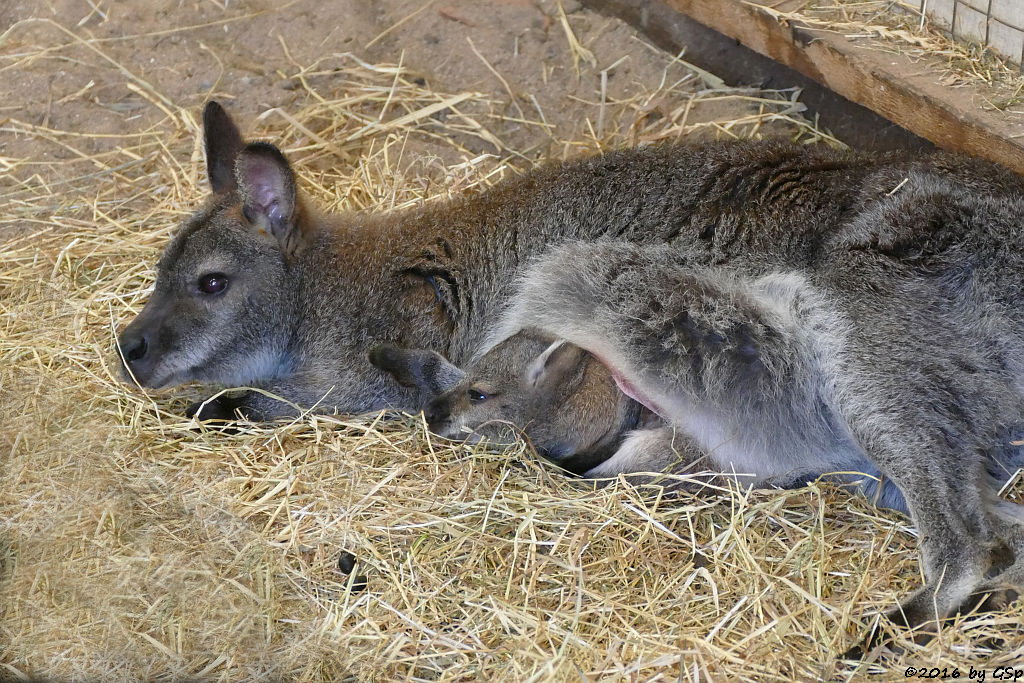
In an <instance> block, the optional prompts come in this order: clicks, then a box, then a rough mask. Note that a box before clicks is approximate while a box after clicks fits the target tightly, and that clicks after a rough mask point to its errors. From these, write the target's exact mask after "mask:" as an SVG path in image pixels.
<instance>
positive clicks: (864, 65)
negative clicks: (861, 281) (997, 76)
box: [655, 0, 1024, 174]
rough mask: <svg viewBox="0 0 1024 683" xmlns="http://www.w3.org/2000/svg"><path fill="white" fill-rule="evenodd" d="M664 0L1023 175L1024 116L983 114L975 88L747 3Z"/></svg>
mask: <svg viewBox="0 0 1024 683" xmlns="http://www.w3.org/2000/svg"><path fill="white" fill-rule="evenodd" d="M655 1H657V0H655ZM663 2H664V4H666V5H667V6H668V7H670V8H672V9H674V10H676V11H678V12H681V13H683V14H685V15H687V16H689V17H691V18H693V19H694V20H696V21H698V22H700V23H701V24H704V25H705V26H708V27H709V28H712V29H714V30H716V31H718V32H720V33H723V34H725V35H727V36H729V37H731V38H734V39H735V40H737V41H739V42H740V43H741V44H742V45H744V46H746V47H748V48H750V49H752V50H755V51H757V52H759V53H761V54H763V55H765V56H768V57H771V58H772V59H775V60H777V61H779V62H781V63H782V64H785V65H786V66H788V67H790V68H792V69H794V70H796V71H798V72H800V73H801V74H803V75H805V76H807V77H809V78H812V79H814V80H816V81H818V82H819V83H821V84H823V85H825V86H826V87H828V88H830V89H832V90H834V91H835V92H837V93H839V94H840V95H842V96H843V97H845V98H847V99H849V100H851V101H853V102H856V103H858V104H861V105H863V106H865V107H867V108H868V109H871V110H872V111H875V112H877V113H878V114H881V115H882V116H884V117H885V118H887V119H889V120H890V121H894V122H895V123H898V124H900V125H901V126H903V127H904V128H906V129H907V130H910V131H912V132H914V133H916V134H918V135H920V136H921V137H923V138H925V139H927V140H930V141H932V142H933V143H935V144H936V145H938V146H940V147H943V148H946V149H951V150H957V151H962V152H966V153H967V154H971V155H973V156H977V157H981V158H985V159H990V160H992V161H996V162H998V163H1001V164H1003V165H1005V166H1007V167H1008V168H1011V169H1013V170H1015V171H1016V172H1018V173H1021V174H1024V120H1022V119H1024V117H1020V116H1013V115H1010V114H1006V113H1004V112H1000V111H996V110H987V109H984V108H983V107H982V105H983V95H984V93H982V92H980V91H978V90H971V89H969V88H950V87H947V86H945V85H943V84H941V83H940V82H939V80H938V78H937V76H938V74H940V73H941V72H940V71H939V66H938V65H931V66H929V65H928V64H927V63H923V62H921V61H914V62H911V60H910V59H909V58H908V57H905V56H902V55H897V54H893V53H890V52H886V51H882V50H879V49H877V48H876V49H872V48H870V47H864V46H861V45H858V44H856V43H855V42H853V41H852V40H850V39H847V38H845V37H843V36H841V35H838V34H836V33H832V32H829V31H824V30H820V29H816V28H812V27H807V26H800V25H796V24H790V25H787V24H784V23H782V22H780V21H778V20H777V19H776V18H775V17H774V16H773V15H772V14H771V13H770V12H768V11H766V10H765V8H763V7H760V6H758V5H757V4H756V3H753V2H748V1H745V0H663ZM932 67H934V68H932Z"/></svg>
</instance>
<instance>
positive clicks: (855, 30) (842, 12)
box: [750, 0, 1024, 114]
mask: <svg viewBox="0 0 1024 683" xmlns="http://www.w3.org/2000/svg"><path fill="white" fill-rule="evenodd" d="M750 4H753V5H756V6H757V7H759V8H760V9H762V10H764V11H766V12H768V13H769V14H771V15H772V16H774V17H775V18H776V19H777V20H779V21H785V22H794V23H796V24H798V25H802V26H808V27H811V28H815V29H820V30H825V31H830V32H833V33H837V34H839V35H842V36H843V37H845V38H848V39H851V40H854V41H856V42H857V43H858V44H861V45H863V46H866V47H871V48H874V49H879V50H886V51H889V52H892V53H894V54H901V55H905V56H907V57H909V58H910V59H912V60H913V61H915V62H918V63H920V64H921V66H922V67H931V68H935V69H936V71H937V72H938V73H937V78H939V80H940V82H941V83H942V84H943V85H946V86H948V87H953V88H958V87H963V88H975V89H977V90H978V91H979V92H980V94H981V98H980V100H979V104H982V105H983V106H986V107H990V108H993V109H998V110H1001V111H1005V112H1012V113H1018V114H1019V113H1021V112H1022V111H1024V110H1022V108H1021V107H1020V106H1019V105H1020V104H1021V103H1022V102H1024V74H1022V73H1021V67H1020V66H1018V65H1016V64H1013V63H1012V62H1010V61H1008V60H1006V59H1004V58H1003V57H1001V56H1000V55H998V54H997V53H995V52H993V51H992V50H990V49H988V48H986V47H985V46H983V45H978V44H974V43H970V42H966V41H963V40H957V39H955V38H953V37H952V36H951V35H950V34H949V33H948V32H947V31H943V30H941V29H940V28H938V27H936V26H935V25H934V24H933V23H932V21H931V20H930V19H929V18H928V17H927V15H924V14H922V13H921V9H920V3H919V2H909V1H907V0H793V1H790V0H783V1H782V2H778V1H775V0H752V1H751V3H750Z"/></svg>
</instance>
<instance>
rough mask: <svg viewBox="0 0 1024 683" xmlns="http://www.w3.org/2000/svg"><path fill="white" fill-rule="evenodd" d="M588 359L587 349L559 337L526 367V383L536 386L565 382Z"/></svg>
mask: <svg viewBox="0 0 1024 683" xmlns="http://www.w3.org/2000/svg"><path fill="white" fill-rule="evenodd" d="M586 359H587V352H586V351H584V350H583V349H581V348H580V347H578V346H576V345H575V344H570V343H569V342H567V341H565V340H564V339H559V340H558V341H556V342H553V343H552V344H551V346H549V347H548V348H546V349H544V352H543V353H541V354H540V355H539V356H537V357H536V358H535V359H533V361H532V362H531V363H530V365H529V366H528V367H527V368H526V375H525V380H526V383H527V384H529V385H530V386H532V387H536V388H544V387H550V386H554V385H558V384H565V383H567V382H569V381H570V380H571V379H573V378H574V377H575V376H576V374H577V373H578V372H579V370H581V369H582V368H583V364H584V363H585V362H586Z"/></svg>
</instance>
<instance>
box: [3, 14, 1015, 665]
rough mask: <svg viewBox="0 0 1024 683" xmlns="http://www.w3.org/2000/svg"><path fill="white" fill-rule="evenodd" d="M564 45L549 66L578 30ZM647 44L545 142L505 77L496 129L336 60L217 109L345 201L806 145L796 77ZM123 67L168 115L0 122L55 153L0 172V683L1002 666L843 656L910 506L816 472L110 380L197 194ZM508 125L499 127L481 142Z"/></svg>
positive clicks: (424, 91) (174, 139)
mask: <svg viewBox="0 0 1024 683" xmlns="http://www.w3.org/2000/svg"><path fill="white" fill-rule="evenodd" d="M556 16H557V15H556ZM566 23H567V30H571V22H569V21H568V20H566ZM561 44H562V45H563V47H562V49H563V50H564V51H565V52H563V53H562V54H560V55H559V58H560V59H565V60H569V59H572V58H573V57H579V54H576V53H574V54H569V52H570V51H576V52H577V53H578V50H579V48H584V45H583V44H582V43H579V44H578V45H576V46H574V45H573V43H572V41H568V40H566V41H565V42H564V43H561ZM101 47H102V45H101ZM601 47H602V45H601V43H600V41H591V42H590V44H589V49H590V50H594V51H596V52H598V53H600V50H601ZM5 49H6V48H5ZM584 49H586V48H584ZM637 49H638V50H641V49H643V50H646V49H647V48H646V47H644V46H641V45H640V44H637ZM583 57H584V59H582V60H581V62H580V68H581V69H582V71H583V73H584V75H585V76H586V75H587V74H589V75H590V76H593V75H594V74H596V73H598V71H599V70H597V69H595V68H594V67H591V66H589V65H588V64H587V60H586V59H585V57H586V55H583ZM607 57H609V55H601V57H600V61H601V63H602V64H603V65H604V66H607V64H608V63H610V61H613V60H608V59H607ZM615 58H617V56H615ZM659 59H661V60H662V63H661V66H660V68H661V69H662V71H663V73H664V74H665V79H664V80H663V81H658V80H655V81H653V82H650V83H646V84H642V85H643V88H646V90H644V89H643V88H641V91H637V92H634V94H633V95H631V96H629V97H625V96H623V97H622V98H621V99H611V98H609V97H606V96H605V95H602V92H601V90H600V88H601V85H600V80H599V79H596V78H591V80H590V81H585V82H589V83H591V84H594V83H597V85H591V86H588V87H591V88H593V90H594V92H593V93H592V97H591V98H590V99H589V100H588V101H586V102H583V103H582V104H581V103H580V102H579V101H576V102H575V104H572V103H570V102H569V101H568V100H566V106H567V107H568V106H570V105H571V106H579V107H582V109H581V111H583V112H584V114H585V121H584V123H585V124H586V125H583V126H582V127H581V130H582V132H581V133H578V134H574V135H575V136H574V137H569V138H563V137H560V131H559V129H558V128H552V125H551V124H550V121H545V120H542V118H541V112H539V111H538V110H537V109H536V108H533V109H530V108H528V107H526V106H525V104H526V103H528V102H529V99H528V97H524V96H522V95H521V94H517V95H516V98H517V100H518V105H522V109H523V111H522V115H521V116H520V113H519V112H516V108H515V107H510V106H509V105H510V102H509V100H508V99H507V98H505V99H503V98H502V95H501V92H498V93H497V94H495V93H489V94H481V93H478V92H473V91H459V92H439V91H435V90H433V89H432V88H430V87H429V86H427V85H425V84H424V82H423V80H422V79H421V78H419V76H418V75H417V74H416V73H412V72H410V71H408V70H407V69H406V68H404V67H401V66H398V65H396V64H394V63H391V64H386V63H376V64H370V63H365V62H360V61H358V60H356V59H355V58H354V57H351V56H349V57H345V56H335V57H332V58H331V59H330V61H329V62H325V63H322V64H318V65H314V64H308V65H298V66H294V65H293V66H291V67H287V68H288V70H287V71H286V75H288V76H289V77H292V78H295V79H296V82H297V83H298V84H299V85H298V87H299V89H300V92H301V98H300V99H301V106H293V107H290V108H289V109H287V110H284V109H282V110H275V109H273V108H267V109H266V110H265V111H269V112H270V113H268V114H266V115H264V116H261V117H258V118H255V120H254V119H249V120H247V121H245V120H243V124H245V127H246V128H247V129H248V132H249V133H254V134H255V135H257V136H259V137H265V138H267V139H272V140H275V141H278V142H279V143H280V144H281V145H282V147H283V148H285V149H286V150H287V151H288V152H289V153H290V156H291V157H292V159H293V160H294V161H295V164H296V167H297V170H298V172H299V175H300V177H301V184H302V186H303V188H304V189H305V190H306V191H308V192H309V193H310V194H311V195H312V196H313V197H314V198H315V199H316V200H317V201H318V202H319V203H320V204H321V205H323V206H326V207H330V208H333V209H344V210H349V209H356V210H385V209H389V208H393V207H400V206H403V205H407V204H409V203H411V202H417V201H440V200H443V198H444V196H446V195H449V194H452V193H457V192H467V191H468V192H473V191H478V190H479V189H480V188H482V187H484V186H487V185H489V184H492V183H494V182H497V181H498V180H500V178H502V177H503V176H507V175H509V174H513V173H520V172H525V171H527V170H528V168H529V167H530V165H531V164H533V163H535V162H536V161H537V160H539V158H540V157H542V156H548V157H550V156H565V155H575V154H580V153H593V152H595V151H597V150H598V149H600V148H607V147H610V146H621V145H627V144H642V143H645V142H648V141H653V140H659V139H665V138H669V139H672V138H677V137H688V136H689V137H694V138H698V139H699V138H700V137H702V136H708V137H710V136H720V135H734V136H737V137H749V136H759V135H784V136H789V137H792V138H795V139H801V140H804V141H806V142H808V144H812V143H816V142H821V141H822V140H825V141H828V136H827V134H825V133H824V132H822V131H818V130H817V129H815V127H814V126H813V125H812V124H811V123H810V122H808V121H807V120H805V119H803V118H801V116H800V114H799V110H800V106H799V103H798V101H797V100H796V98H795V97H794V95H793V94H792V93H770V92H760V91H733V90H729V89H727V88H725V87H724V86H722V84H720V83H715V82H714V77H713V76H712V75H710V74H703V75H702V76H697V75H694V73H693V72H691V71H689V70H688V69H687V68H686V67H685V65H683V64H680V63H678V62H673V61H672V60H671V59H670V58H669V57H667V56H666V57H659ZM7 63H8V64H10V63H12V62H10V61H8V62H7ZM328 68H329V73H330V74H331V78H330V79H329V80H323V79H321V80H318V79H317V78H315V74H316V73H318V69H320V70H327V69H328ZM127 81H128V82H130V83H133V84H134V85H135V87H136V88H137V89H138V91H139V92H140V93H142V96H143V99H145V100H146V101H151V102H152V106H154V107H156V108H158V109H159V110H160V111H161V112H163V113H162V115H161V117H160V118H159V119H158V123H156V124H154V125H153V126H152V127H150V128H149V129H148V130H144V131H141V132H138V133H135V134H132V135H124V136H118V135H117V133H107V134H99V133H86V132H82V131H76V130H70V129H63V130H56V129H51V128H49V127H48V126H45V125H41V124H34V123H29V122H26V121H21V120H18V119H16V118H15V117H11V119H9V120H7V121H6V122H5V123H4V124H3V129H2V132H3V134H4V135H6V136H9V137H17V138H18V140H20V141H21V142H23V143H24V142H26V141H27V142H29V143H32V144H39V145H42V144H43V143H44V142H47V141H49V142H52V143H56V144H60V145H64V146H66V147H67V148H72V149H77V150H79V151H80V152H81V153H80V154H79V155H77V156H75V157H74V158H75V159H77V161H74V162H68V161H61V160H54V159H50V160H46V159H45V158H32V157H16V156H6V157H5V158H3V159H2V160H0V161H2V163H3V176H2V177H0V195H2V197H3V199H2V201H0V211H2V216H0V222H2V225H0V229H2V231H3V232H2V234H3V235H4V236H5V237H4V239H5V242H4V243H3V246H2V247H0V249H2V251H0V326H2V330H0V400H2V406H3V411H2V416H0V420H2V426H0V453H2V454H3V456H2V457H3V461H2V462H3V464H2V467H0V679H3V678H10V679H12V680H20V679H27V678H33V677H41V678H47V679H57V680H139V679H158V678H159V679H168V678H169V679H188V680H207V679H209V680H255V679H266V680H297V681H321V680H324V681H325V680H346V679H349V680H465V681H469V680H522V681H527V680H597V679H620V678H621V679H629V680H761V681H771V680H779V681H781V680H822V679H832V678H840V679H850V678H856V677H858V676H860V675H861V674H863V673H865V672H868V671H871V672H874V673H876V674H880V676H879V677H878V680H888V679H893V680H894V679H897V678H903V671H904V668H905V667H906V666H908V665H914V666H924V665H926V664H927V665H937V666H943V665H948V666H952V665H959V666H960V667H961V668H965V667H966V666H967V665H968V664H973V665H974V666H975V667H994V666H996V665H998V664H999V663H1009V662H1012V661H1016V660H1017V659H1019V658H1021V657H1022V656H1024V634H1022V632H1021V630H1020V628H1019V623H1020V622H1021V618H1022V616H1024V612H1022V610H1021V608H1020V607H1015V608H1014V609H1013V610H1012V611H1009V612H1006V613H998V614H994V615H988V616H985V617H982V618H977V619H973V620H961V621H960V622H959V623H957V624H955V625H954V626H952V627H951V628H948V629H946V630H945V631H944V632H943V634H942V636H941V637H940V638H939V639H938V640H937V641H935V642H933V643H931V644H929V645H928V646H926V647H924V648H918V647H917V646H914V645H913V644H910V643H905V646H906V647H907V649H908V652H907V653H906V654H904V655H903V656H902V657H901V658H898V659H897V660H894V661H890V662H886V663H883V664H873V665H872V664H861V665H852V664H843V663H840V662H837V661H836V657H837V656H838V653H841V652H842V651H843V650H845V649H846V648H847V647H849V646H850V645H851V644H852V643H853V641H854V640H855V638H856V637H857V636H858V634H860V633H862V632H863V631H864V630H865V629H866V628H867V626H868V624H869V623H870V621H871V618H872V617H871V615H872V614H874V613H877V612H878V611H879V610H882V609H884V608H887V607H889V606H891V605H892V604H893V603H894V601H895V600H896V599H897V598H898V597H899V596H901V595H903V594H905V593H906V592H907V591H908V590H910V589H912V588H913V587H914V586H916V585H917V583H918V581H919V576H918V573H917V572H918V565H917V560H916V551H915V536H914V531H913V529H912V527H911V526H910V524H909V521H908V520H907V519H906V518H904V517H902V516H901V515H899V514H895V513H891V512H884V511H878V510H876V509H874V508H872V507H871V505H870V504H869V503H868V502H867V501H864V500H862V499H859V498H853V497H850V496H848V495H847V494H845V493H844V492H842V491H838V490H835V489H833V488H831V487H828V486H825V485H812V486H810V487H808V488H806V489H803V490H800V491H783V492H771V491H768V492H753V493H750V492H738V491H716V492H709V494H708V495H705V496H702V497H684V498H682V499H678V500H665V499H663V498H662V496H661V495H660V493H659V490H658V489H657V488H634V487H631V486H629V485H627V484H625V483H619V484H615V485H612V486H610V487H608V488H604V489H601V490H594V489H592V488H591V487H588V486H586V485H584V484H582V483H580V482H577V481H573V480H571V479H568V478H566V477H565V476H563V475H562V474H561V473H560V472H559V471H557V469H555V468H553V467H552V466H550V465H548V464H545V463H543V462H541V461H539V460H538V458H537V457H536V456H535V455H534V454H533V453H532V452H531V451H530V450H529V447H528V446H527V445H525V444H520V445H518V446H516V447H513V448H511V449H509V450H507V451H504V452H502V451H494V450H488V449H486V448H481V447H468V446H465V445H453V444H449V443H443V442H440V441H438V440H436V439H432V438H431V437H430V436H429V435H428V433H427V432H426V430H425V428H424V425H423V422H422V418H421V417H419V416H410V415H404V416H403V415H388V414H374V415H365V416H355V417H348V416H332V417H317V416H312V415H308V416H304V417H302V418H301V419H297V420H294V421H292V422H288V423H283V424H276V425H243V427H242V429H241V431H240V432H239V433H238V434H234V435H225V434H221V433H216V432H211V431H208V430H206V429H204V428H202V427H201V426H199V425H196V424H195V423H190V422H188V421H186V420H185V419H184V418H182V417H181V415H182V414H183V409H184V406H185V405H186V403H187V402H188V401H190V400H193V399H195V398H198V397H200V396H202V395H203V393H202V390H201V389H199V388H196V387H188V388H184V389H179V390H175V391H170V392H166V393H162V394H154V395H147V394H145V393H144V392H142V391H140V390H138V389H133V388H131V387H128V386H126V385H124V384H123V383H122V382H121V381H120V378H119V374H118V371H117V362H116V359H115V352H114V339H115V332H116V330H117V329H119V328H120V327H121V326H122V325H123V324H124V323H125V322H126V321H127V320H129V319H130V318H131V317H132V316H133V315H134V314H135V313H136V312H138V310H140V308H141V306H142V305H143V303H144V302H145V299H146V296H147V293H148V291H149V288H150V287H151V285H152V282H153V277H154V270H153V268H154V264H155V261H156V258H157V256H158V254H159V251H160V249H161V247H162V245H163V244H164V243H166V241H167V240H168V238H169V236H170V235H171V234H172V232H173V230H174V229H175V226H176V225H177V224H178V223H179V222H180V221H181V220H182V218H183V217H184V216H185V215H187V212H188V211H189V207H191V206H193V205H194V204H195V202H196V201H198V200H199V199H200V198H201V196H202V195H203V193H204V192H205V187H204V180H203V160H202V158H201V154H200V150H199V147H198V145H197V142H196V139H197V138H196V135H197V129H196V126H195V120H196V118H197V110H196V108H195V107H191V108H190V107H186V106H179V105H178V104H176V102H175V101H174V99H172V98H169V97H165V99H166V101H164V100H163V99H161V97H163V96H158V94H159V93H158V91H156V90H155V89H152V90H149V89H147V88H146V84H142V83H138V82H135V81H132V80H131V79H130V78H129V79H127ZM501 90H502V91H504V90H505V88H504V87H502V88H501ZM652 103H656V105H657V106H654V105H653V104H652ZM442 112H443V113H444V114H443V115H439V114H441V113H442ZM652 112H657V115H653V116H652ZM548 118H549V119H551V118H553V116H551V115H549V116H548ZM510 119H515V120H516V121H517V124H516V126H515V127H514V129H515V130H516V131H519V132H518V133H517V135H519V136H520V138H519V139H522V140H525V142H523V143H522V144H513V143H511V142H508V139H510V138H512V137H515V136H512V135H510V136H509V138H506V137H505V136H504V133H503V132H502V131H506V130H510V128H509V125H508V124H509V120H510ZM598 120H600V122H601V123H600V126H599V125H598ZM253 127H255V129H256V130H253ZM524 127H525V129H526V130H527V132H528V133H529V135H526V134H524V133H523V132H522V131H523V129H524ZM598 130H601V131H602V132H601V134H598V133H597V131H598ZM104 135H105V136H107V137H103V136H104ZM531 135H532V137H530V136H531ZM531 140H532V142H530V141H531ZM538 141H539V142H538ZM91 143H96V146H95V147H90V146H89V145H90V144H91ZM101 143H102V144H101ZM92 149H96V150H100V151H95V152H93V151H86V150H92ZM48 173H49V174H50V175H47V174H48ZM343 552H348V553H351V555H352V556H354V557H355V566H354V569H352V571H351V573H348V574H346V573H344V572H342V571H341V570H340V569H339V566H338V563H339V558H340V557H341V555H342V553H343Z"/></svg>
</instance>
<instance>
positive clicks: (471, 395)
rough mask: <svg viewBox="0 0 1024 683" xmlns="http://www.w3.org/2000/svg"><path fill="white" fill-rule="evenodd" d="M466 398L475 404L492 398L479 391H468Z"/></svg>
mask: <svg viewBox="0 0 1024 683" xmlns="http://www.w3.org/2000/svg"><path fill="white" fill-rule="evenodd" d="M466 397H467V398H468V399H469V400H470V401H471V402H473V403H479V402H480V401H486V400H487V399H489V398H490V396H488V395H487V394H485V393H484V392H482V391H480V390H479V389H467V390H466Z"/></svg>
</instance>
